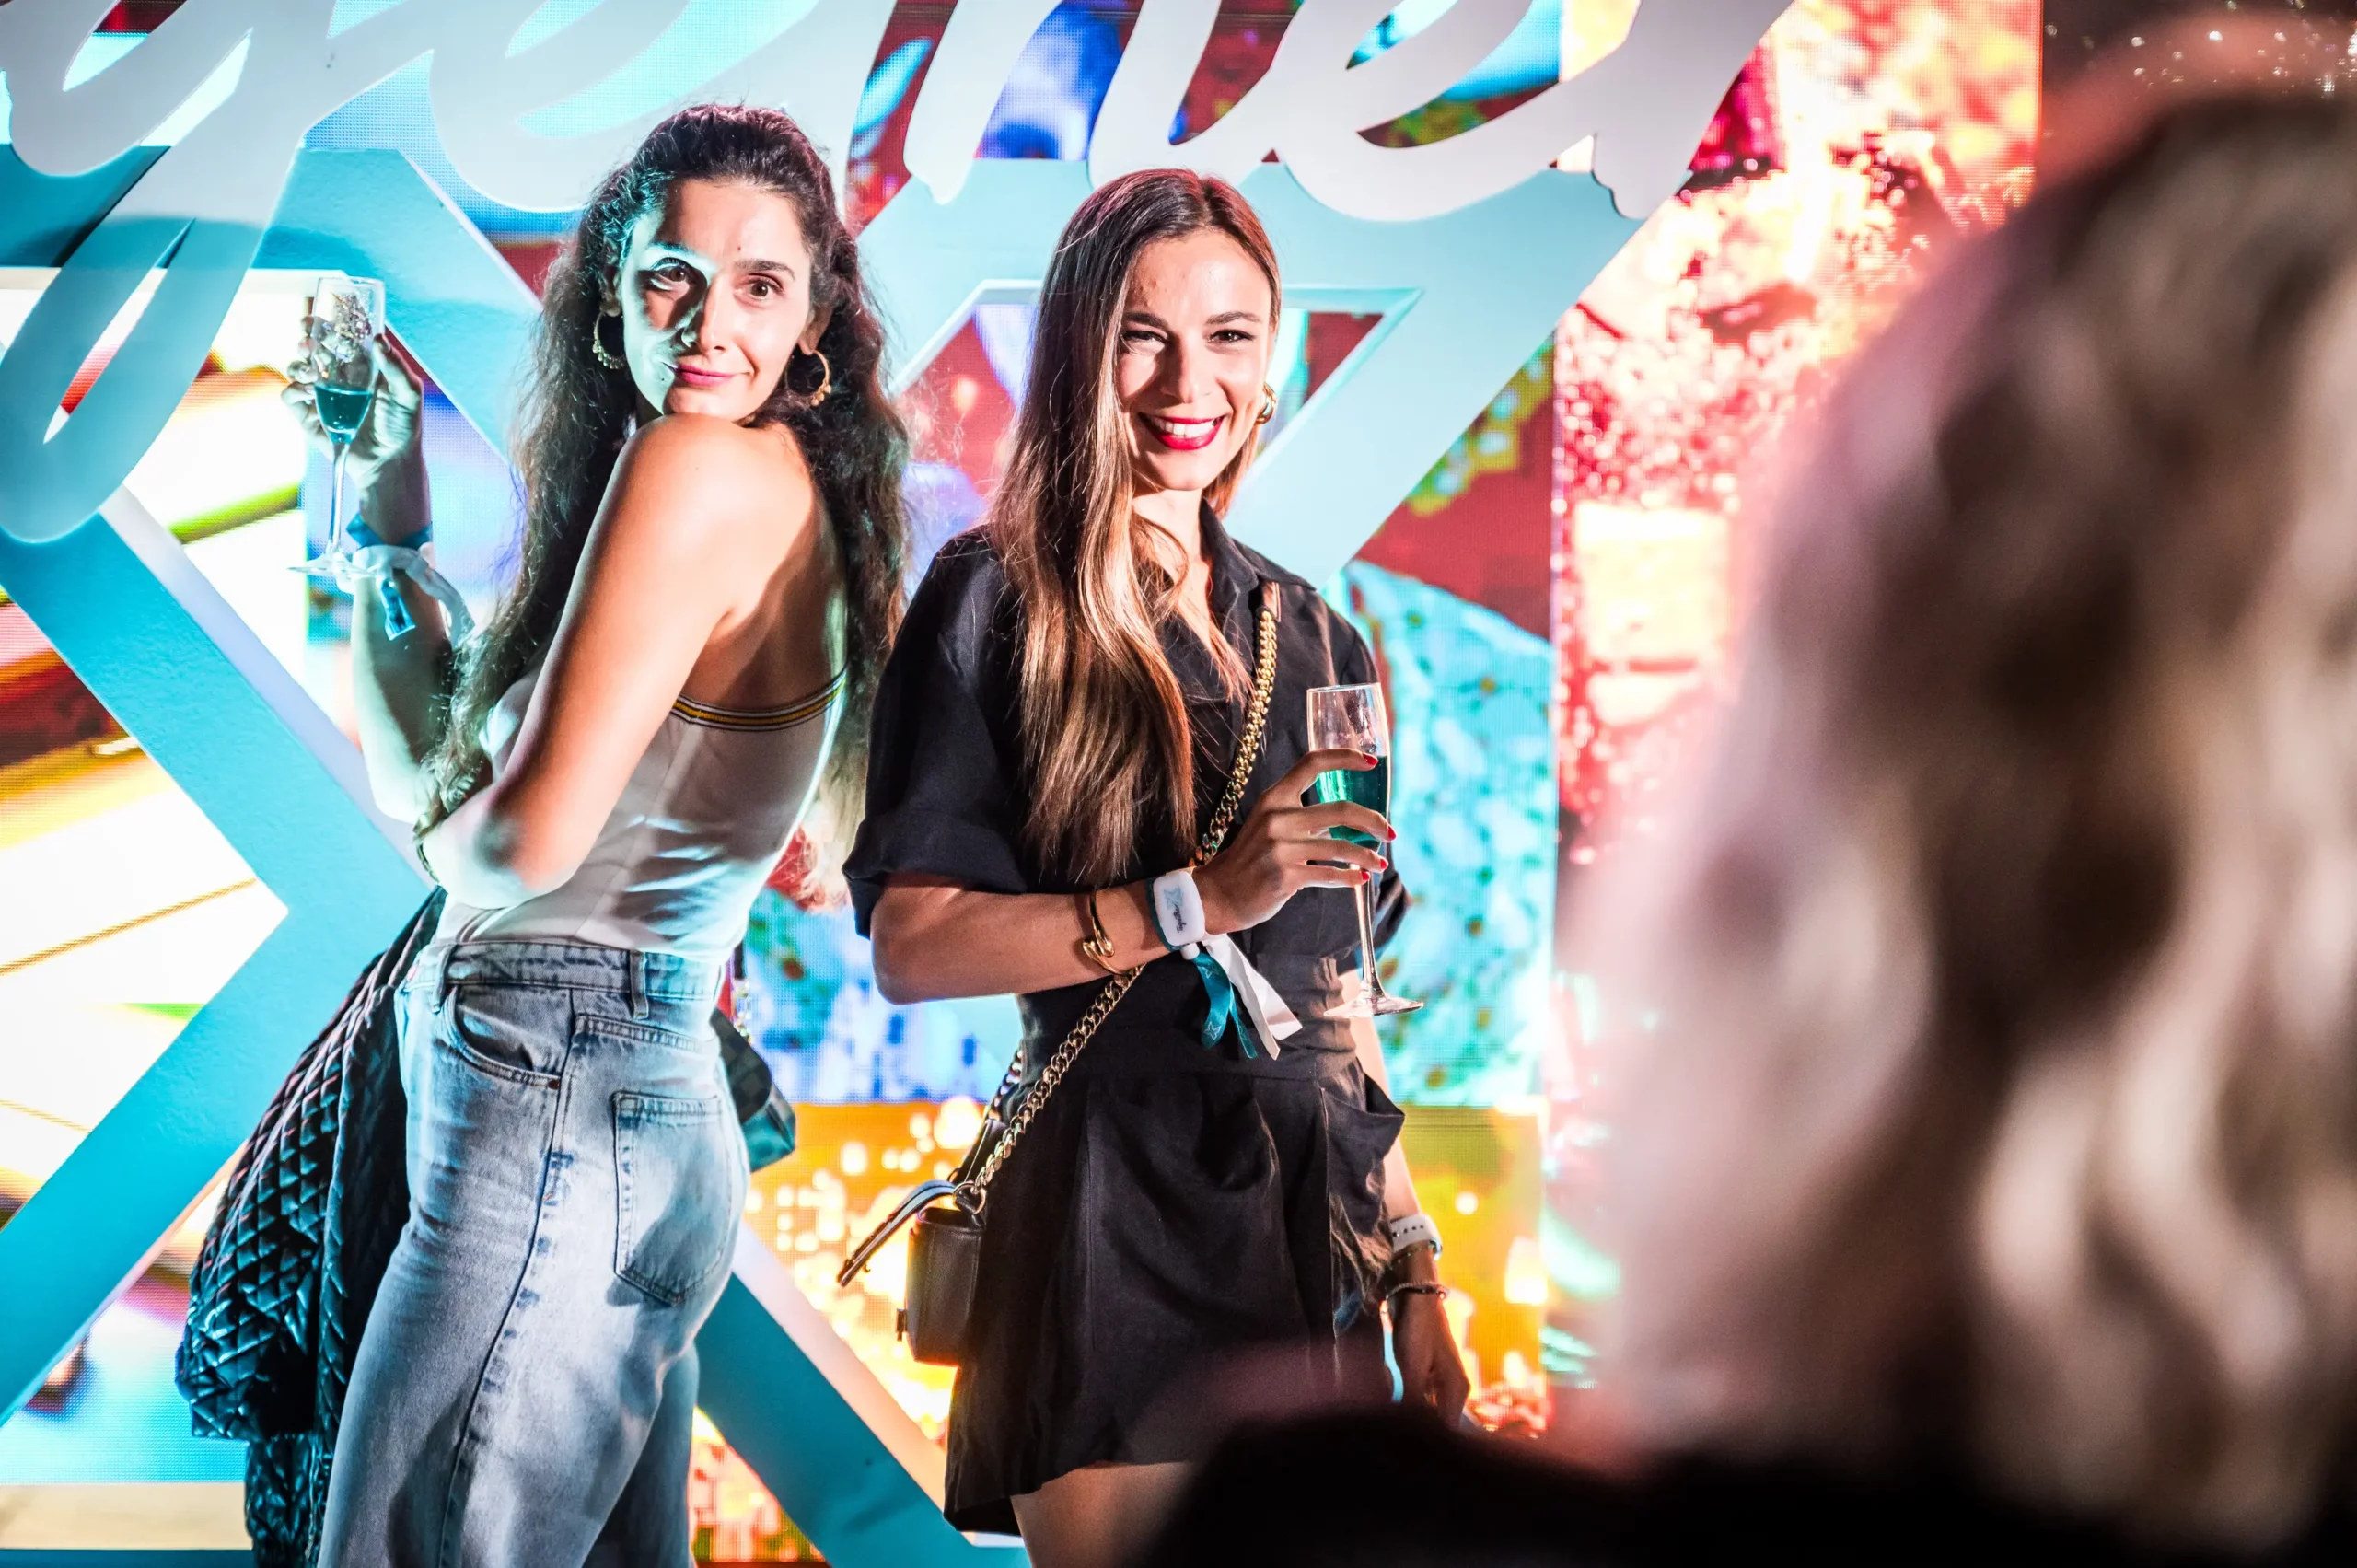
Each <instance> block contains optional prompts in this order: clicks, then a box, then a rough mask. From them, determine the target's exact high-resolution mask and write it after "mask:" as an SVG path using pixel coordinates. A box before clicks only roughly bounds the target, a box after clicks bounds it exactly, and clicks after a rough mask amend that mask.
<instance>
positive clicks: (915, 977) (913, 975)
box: [869, 877, 1168, 1004]
mask: <svg viewBox="0 0 2357 1568" xmlns="http://www.w3.org/2000/svg"><path fill="white" fill-rule="evenodd" d="M1086 918H1087V917H1086V915H1085V914H1084V913H1082V906H1081V902H1080V900H1075V899H1074V897H1072V896H1071V895H1070V894H1065V893H981V892H976V891H974V890H973V889H970V888H959V887H954V886H951V885H948V884H946V883H940V882H935V881H932V880H929V879H925V878H915V877H895V878H894V879H893V881H892V883H891V885H890V886H889V887H888V888H886V889H884V896H883V897H882V898H881V899H879V900H877V905H876V912H875V916H874V918H873V919H872V920H871V921H870V922H869V926H870V928H871V930H872V931H873V933H874V935H875V938H876V988H877V990H878V991H880V992H882V993H883V994H884V997H885V999H886V1000H887V1001H889V1002H896V1003H903V1004H905V1003H911V1002H937V1001H944V1000H946V999H948V998H950V997H957V996H996V995H1002V994H1007V993H1023V992H1031V991H1052V990H1054V989H1056V988H1057V987H1059V986H1065V985H1084V984H1086V983H1087V982H1088V981H1093V980H1103V979H1104V978H1105V971H1104V970H1101V969H1099V968H1097V966H1096V965H1095V964H1093V963H1091V962H1090V961H1089V960H1088V959H1087V958H1085V957H1083V956H1082V954H1081V951H1080V939H1081V936H1082V934H1083V924H1084V923H1085V921H1086ZM1097 918H1098V919H1100V920H1101V921H1103V922H1104V923H1105V934H1106V935H1107V936H1108V937H1109V938H1110V939H1111V941H1112V944H1113V959H1112V962H1113V967H1114V968H1115V969H1128V968H1131V967H1132V966H1134V965H1138V964H1143V963H1145V962H1148V961H1149V960H1151V959H1154V958H1160V957H1162V956H1163V954H1164V953H1166V952H1167V951H1168V949H1167V948H1166V947H1164V946H1163V945H1162V938H1161V936H1160V935H1158V934H1157V933H1156V932H1155V928H1154V923H1153V918H1152V916H1151V915H1150V914H1149V913H1148V912H1147V907H1146V885H1145V884H1144V883H1143V882H1133V883H1132V884H1130V885H1129V886H1127V887H1124V888H1109V889H1105V890H1104V891H1102V892H1100V893H1098V894H1097Z"/></svg>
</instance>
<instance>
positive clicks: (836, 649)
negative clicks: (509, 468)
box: [298, 108, 904, 1568]
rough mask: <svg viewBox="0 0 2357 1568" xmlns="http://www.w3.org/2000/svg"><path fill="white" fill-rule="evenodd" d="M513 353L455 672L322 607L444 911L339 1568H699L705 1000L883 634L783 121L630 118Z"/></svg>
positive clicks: (883, 603) (831, 211)
mask: <svg viewBox="0 0 2357 1568" xmlns="http://www.w3.org/2000/svg"><path fill="white" fill-rule="evenodd" d="M540 329H541V330H540V342H539V345H538V349H537V355H536V359H535V362H534V380H533V386H532V393H531V398H530V402H529V405H528V411H527V418H526V424H525V430H524V433H523V438H522V441H521V444H520V448H519V450H520V456H521V461H520V467H521V469H522V472H523V478H524V484H525V494H526V518H525V530H524V538H523V543H522V550H521V560H520V568H519V570H518V572H517V576H516V580H515V582H514V584H513V586H512V587H509V589H508V590H507V592H506V595H505V598H503V600H502V601H501V603H500V606H499V608H498V610H496V611H495V612H494V613H493V616H492V617H491V619H490V621H489V624H488V625H487V626H486V627H485V629H484V630H483V632H482V633H481V634H480V635H479V636H477V637H475V638H473V639H471V640H470V641H469V642H468V643H467V644H466V645H463V646H461V647H459V648H456V649H453V648H452V647H451V645H450V644H449V641H448V638H447V635H446V633H445V630H444V626H443V622H442V621H441V618H440V613H439V610H438V608H437V607H436V606H435V603H434V602H433V600H432V599H431V598H428V597H427V596H426V595H425V594H424V592H422V591H420V590H419V589H418V588H417V587H416V586H415V584H414V583H411V582H407V581H406V580H405V579H400V578H397V579H395V581H396V582H398V583H400V585H401V587H400V591H401V592H402V593H404V594H405V595H406V597H407V600H408V603H409V608H410V610H411V612H412V619H413V620H414V621H415V623H416V624H415V628H414V629H413V630H410V631H407V632H406V633H403V634H401V635H398V636H395V635H390V634H389V633H388V631H387V629H386V627H385V626H384V624H383V623H382V620H383V618H381V617H379V616H378V615H377V614H375V613H373V611H372V612H371V613H366V614H360V615H356V616H355V617H354V685H355V688H356V691H357V697H358V708H359V717H360V727H361V739H362V743H363V749H364V751H365V753H366V758H367V762H368V770H369V775H370V780H371V783H372V784H373V786H374V788H375V790H376V793H377V797H378V800H379V803H380V804H381V805H382V806H383V807H384V808H385V809H386V810H387V811H389V812H392V813H395V814H397V815H400V816H402V817H406V818H413V819H416V821H417V822H418V826H419V831H420V839H419V845H420V849H421V851H422V853H423V854H424V858H425V860H426V862H427V864H428V865H429V867H430V868H431V869H432V871H433V872H434V874H435V877H437V879H439V880H440V882H441V883H442V884H443V886H444V887H445V889H447V894H448V901H447V905H446V907H445V908H444V911H443V913H442V916H441V924H440V928H439V930H438V931H437V933H436V934H435V941H434V943H433V945H432V946H430V947H427V948H426V949H425V950H424V953H423V954H422V955H421V957H420V958H419V959H418V961H417V963H416V966H415V968H414V969H413V970H412V972H411V974H410V976H409V978H408V980H407V981H406V983H405V984H404V986H403V988H402V993H401V1076H402V1081H403V1085H404V1087H405V1088H406V1089H407V1091H408V1097H409V1117H410V1121H409V1148H408V1178H409V1199H410V1220H409V1224H408V1225H407V1227H406V1228H405V1229H404V1230H403V1232H402V1234H401V1241H400V1243H399V1245H398V1247H397V1248H396V1249H395V1251H394V1253H393V1256H392V1259H391V1260H390V1262H389V1265H388V1267H387V1269H386V1272H385V1278H384V1283H383V1285H382V1287H381V1289H380V1290H379V1292H378V1294H377V1298H376V1302H375V1306H374V1307H373V1309H372V1311H371V1313H370V1315H369V1318H368V1321H367V1326H366V1331H365V1333H364V1334H363V1336H362V1339H361V1342H360V1346H359V1350H358V1353H357V1355H356V1357H355V1360H354V1368H353V1374H352V1382H351V1390H350V1395H349V1399H348V1402H347V1405H346V1408H345V1411H344V1414H343V1423H342V1426H341V1430H340V1433H339V1435H338V1439H337V1443H336V1451H335V1458H334V1465H333V1469H332V1478H331V1484H330V1492H329V1496H328V1504H327V1516H326V1522H325V1525H324V1528H323V1537H324V1539H323V1541H322V1544H321V1551H320V1559H321V1561H322V1562H324V1563H326V1564H329V1565H331V1568H336V1565H358V1564H379V1563H386V1562H391V1563H398V1564H403V1565H408V1564H425V1563H434V1564H443V1565H452V1564H482V1565H484V1568H516V1565H517V1564H524V1563H533V1564H543V1563H544V1564H550V1565H552V1568H555V1565H562V1564H575V1563H580V1562H584V1561H585V1560H586V1559H587V1558H589V1557H590V1556H591V1555H592V1554H593V1553H595V1554H597V1555H598V1556H599V1557H600V1558H601V1559H603V1558H611V1559H615V1560H619V1561H621V1562H630V1563H633V1564H636V1563H671V1564H678V1565H680V1568H685V1565H686V1564H687V1563H689V1562H690V1561H691V1558H690V1554H689V1528H688V1519H687V1513H686V1497H687V1464H688V1454H689V1446H690V1439H691V1415H692V1412H693V1410H694V1406H695V1395H696V1383H697V1367H696V1359H695V1350H694V1343H693V1341H694V1335H695V1332H696V1330H697V1329H698V1328H699V1327H700V1326H701V1325H702V1321H703V1319H704V1317H705V1315H706V1314H707V1313H708V1312H709V1311H710V1310H711V1308H712V1305H713V1303H714V1300H715V1299H716V1298H717V1297H718V1295H719V1293H720V1288H721V1285H722V1284H723V1283H724V1282H725V1281H726V1278H727V1272H728V1271H727V1260H728V1256H729V1249H730V1238H731V1237H732V1236H733V1235H734V1233H735V1230H736V1225H737V1214H738V1213H739V1212H740V1210H741V1208H742V1205H743V1200H744V1192H745V1184H746V1174H747V1172H746V1152H745V1147H744V1144H743V1140H742V1138H741V1136H740V1134H739V1132H738V1129H737V1121H736V1118H735V1116H734V1115H733V1113H732V1111H731V1109H730V1105H731V1102H730V1097H729V1095H728V1092H727V1086H726V1082H725V1079H724V1075H723V1073H722V1070H721V1065H720V1058H719V1049H718V1043H717V1041H716V1040H714V1033H713V1029H712V1026H711V1024H710V1021H709V1020H710V1015H711V1009H712V1005H713V1000H714V994H715V993H716V992H717V990H718V987H719V982H720V976H721V970H722V967H723V964H724V962H725V960H726V957H727V955H728V953H729V951H730V950H731V949H732V948H733V947H735V945H736V944H737V940H738V939H739V937H740V936H741V935H742V934H743V930H744V923H745V919H746V916H747V913H748V912H749V909H750V906H751V903H752V900H753V897H754V894H755V893H756V891H758V889H760V887H761V883H762V881H763V880H764V879H765V877H767V875H768V874H769V872H770V870H771V869H772V866H773V865H775V864H776V862H777V859H778V857H779V855H780V854H781V853H782V852H783V851H784V848H785V845H786V842H787V840H788V838H789V836H790V835H791V834H792V833H793V832H794V831H795V828H796V826H797V825H798V824H800V823H801V822H802V820H803V819H804V817H805V815H806V813H807V811H808V809H809V807H811V805H812V803H813V801H814V800H817V799H822V798H826V797H830V796H831V797H834V798H836V799H837V800H839V801H842V802H843V803H845V805H846V806H848V805H849V804H850V803H852V802H854V801H855V799H856V797H857V795H858V793H859V790H860V786H861V779H862V776H863V772H864V761H865V747H864V745H863V744H862V742H863V741H864V739H865V727H866V713H867V706H868V701H869V693H870V692H871V691H873V689H874V686H875V682H876V679H877V672H878V670H879V668H880V667H881V664H882V660H883V656H884V653H885V650H886V648H887V647H888V645H889V642H890V639H891V634H892V630H893V626H894V623H895V621H896V619H897V616H898V610H899V594H900V571H901V564H900V558H901V540H902V531H903V530H902V523H901V516H900V501H899V480H900V468H901V464H902V460H903V459H902V453H903V449H904V441H903V438H902V434H901V430H900V424H899V422H898V421H897V419H896V418H895V417H894V415H893V413H892V412H891V410H890V408H889V406H888V404H887V403H886V401H885V400H884V396H883V390H882V388H881V385H880V383H879V380H878V360H879V357H880V354H881V348H882V343H883V332H882V330H881V327H880V326H879V324H878V322H877V318H876V315H875V312H874V310H873V308H872V307H871V306H870V304H869V301H868V299H867V296H866V293H865V287H864V285H863V284H862V282H861V278H860V271H859V261H858V255H857V252H856V250H855V249H854V247H853V242H852V239H851V237H850V235H849V234H848V233H847V232H846V231H845V230H844V228H843V226H842V219H841V217H840V216H839V215H838V213H837V210H836V206H835V199H834V192H833V190H832V187H831V182H830V180H829V178H828V175H827V171H826V167H825V165H824V163H823V162H822V161H821V159H820V158H819V155H818V153H817V151H816V150H815V149H814V148H813V147H812V146H811V145H810V143H809V141H808V140H807V138H806V137H805V136H804V135H803V134H802V133H801V132H800V131H799V130H798V129H796V128H795V124H794V122H792V121H790V120H788V119H787V118H786V117H785V116H784V115H782V114H778V113H775V112H773V111H770V110H751V109H726V108H703V109H693V110H684V111H682V112H680V113H679V114H678V115H675V116H673V117H672V118H671V119H669V120H668V121H666V122H664V123H663V124H661V125H659V126H657V127H656V129H655V131H654V132H653V133H652V134H649V135H648V137H647V138H646V140H645V142H644V144H643V145H641V146H640V147H639V149H638V151H637V153H636V154H635V155H634V156H633V157H632V158H631V160H630V161H629V162H628V163H627V164H625V165H624V166H623V167H622V168H620V169H617V170H616V171H615V172H614V173H613V174H612V175H611V176H610V177H609V178H608V179H607V180H606V181H605V183H604V184H603V185H602V186H600V187H599V188H598V191H597V192H596V193H595V194H594V195H593V196H592V197H591V199H590V202H589V204H588V205H587V207H586V209H585V210H584V211H583V213H582V215H581V218H580V221H579V224H578V226H577V227H576V229H575V233H574V236H573V238H572V242H571V243H570V244H569V245H568V246H567V248H566V250H565V251H564V253H563V255H562V256H561V257H560V258H559V259H558V261H557V262H556V264H555V266H554V267H553V269H552V271H551V273H550V275H549V282H548V287H547V290H546V293H545V296H544V297H543V302H542V311H541V321H540ZM298 401H299V393H298ZM417 408H418V393H417V388H416V385H415V383H414V381H413V380H412V378H411V377H408V375H407V374H406V373H405V372H404V371H402V370H401V367H400V366H399V365H398V363H396V362H394V361H392V360H390V359H388V360H386V361H385V363H384V366H383V377H382V379H381V381H380V384H379V390H378V396H377V408H376V411H375V412H374V415H373V417H372V423H371V424H370V425H369V426H368V427H367V429H366V431H364V433H363V435H362V436H361V438H360V440H359V441H358V442H357V443H355V452H354V462H355V467H356V468H357V469H358V470H359V471H360V476H361V496H362V506H361V510H362V512H363V513H364V515H365V516H366V519H367V522H368V524H369V526H370V528H371V529H372V530H373V534H374V536H375V537H376V538H377V539H380V540H382V541H383V542H385V543H388V544H397V545H398V544H412V543H417V542H420V541H422V540H423V538H424V533H425V530H426V528H427V527H428V519H427V517H426V515H425V505H424V500H425V484H424V468H423V462H422V459H421V458H420V456H419V452H418V445H417V419H416V412H417ZM361 542H363V543H366V542H368V540H367V539H366V538H364V539H363V540H361ZM377 558H379V557H377V556H376V555H372V556H371V557H370V559H377ZM377 580H378V581H382V580H383V579H382V578H379V579H377ZM363 586H364V588H366V590H367V591H364V592H363V593H362V594H361V596H360V602H361V603H362V604H363V605H370V606H373V604H374V603H375V601H376V598H377V593H376V584H375V583H373V582H372V583H369V584H365V585H363ZM837 820H839V821H840V820H842V818H841V816H840V815H838V816H837Z"/></svg>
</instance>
